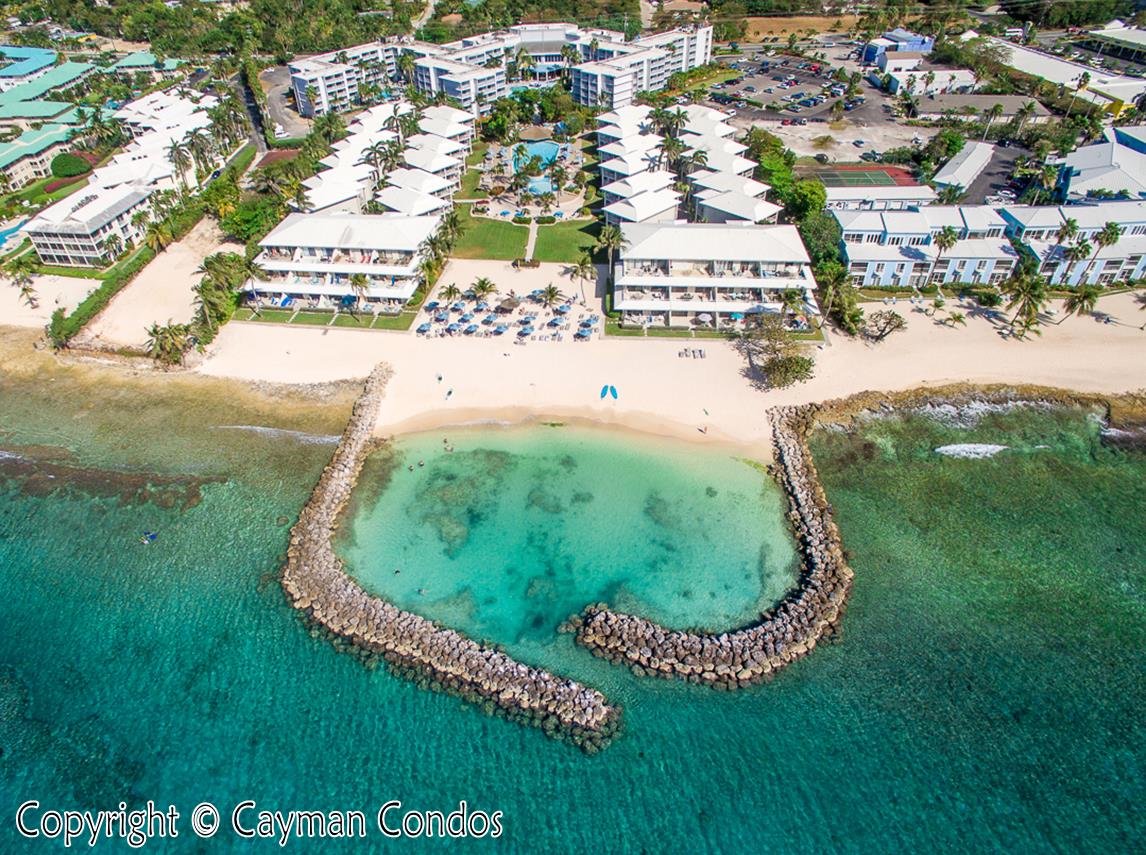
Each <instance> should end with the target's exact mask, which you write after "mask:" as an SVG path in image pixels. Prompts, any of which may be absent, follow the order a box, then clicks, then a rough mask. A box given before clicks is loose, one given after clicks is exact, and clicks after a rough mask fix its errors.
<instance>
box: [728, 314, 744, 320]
mask: <svg viewBox="0 0 1146 855" xmlns="http://www.w3.org/2000/svg"><path fill="white" fill-rule="evenodd" d="M729 317H730V318H732V320H734V321H742V320H744V315H742V314H740V312H733V313H732V314H731V315H729Z"/></svg>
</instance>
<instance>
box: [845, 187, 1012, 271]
mask: <svg viewBox="0 0 1146 855" xmlns="http://www.w3.org/2000/svg"><path fill="white" fill-rule="evenodd" d="M834 213H835V217H836V220H837V221H839V224H840V229H841V230H842V232H843V251H844V256H845V262H846V264H847V266H848V274H849V276H850V277H851V282H852V284H853V285H855V286H856V287H857V288H860V287H864V288H923V287H925V286H927V285H930V284H934V283H944V284H946V283H967V284H973V285H979V284H991V285H998V284H1000V283H1002V282H1003V281H1005V280H1006V279H1007V278H1008V277H1009V276H1010V275H1011V273H1012V272H1013V271H1014V269H1015V266H1016V265H1017V264H1018V262H1019V253H1018V252H1017V251H1016V250H1015V248H1014V247H1013V246H1012V245H1011V242H1010V241H1009V240H1008V239H1007V237H1006V234H1005V232H1006V227H1007V222H1006V220H1004V219H1003V217H1002V216H1001V215H1000V214H999V212H998V211H996V210H995V209H994V208H992V207H990V206H988V205H964V206H956V205H951V206H948V205H930V206H922V207H919V208H913V209H911V210H907V211H836V212H834ZM948 226H950V227H951V228H952V229H954V231H955V234H956V238H957V240H956V242H955V245H954V246H953V247H952V248H951V249H948V250H945V251H941V250H940V249H939V247H938V246H937V245H936V235H938V234H939V233H940V232H941V231H943V229H944V228H946V227H948Z"/></svg>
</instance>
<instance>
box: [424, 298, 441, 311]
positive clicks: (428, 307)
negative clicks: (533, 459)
mask: <svg viewBox="0 0 1146 855" xmlns="http://www.w3.org/2000/svg"><path fill="white" fill-rule="evenodd" d="M440 305H442V304H441V303H439V302H438V301H437V300H431V301H430V302H428V303H427V304H426V311H427V312H432V311H434V309H436V308H438V306H440Z"/></svg>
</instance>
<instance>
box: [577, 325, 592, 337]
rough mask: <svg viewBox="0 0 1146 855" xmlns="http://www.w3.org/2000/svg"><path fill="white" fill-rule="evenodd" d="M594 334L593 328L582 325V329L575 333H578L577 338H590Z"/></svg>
mask: <svg viewBox="0 0 1146 855" xmlns="http://www.w3.org/2000/svg"><path fill="white" fill-rule="evenodd" d="M592 334H593V331H592V330H591V329H589V328H588V327H582V328H581V329H579V330H577V332H576V333H574V335H576V337H577V338H588V337H589V336H591V335H592Z"/></svg>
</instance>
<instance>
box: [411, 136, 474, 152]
mask: <svg viewBox="0 0 1146 855" xmlns="http://www.w3.org/2000/svg"><path fill="white" fill-rule="evenodd" d="M406 145H407V146H409V147H410V148H420V149H422V150H423V151H432V152H434V153H436V154H449V155H453V154H457V153H458V152H459V151H463V152H464V151H465V150H466V147H465V146H464V145H463V144H462V143H460V142H458V141H457V140H451V139H446V138H445V137H440V136H438V135H437V134H414V135H413V136H412V137H407V138H406Z"/></svg>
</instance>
